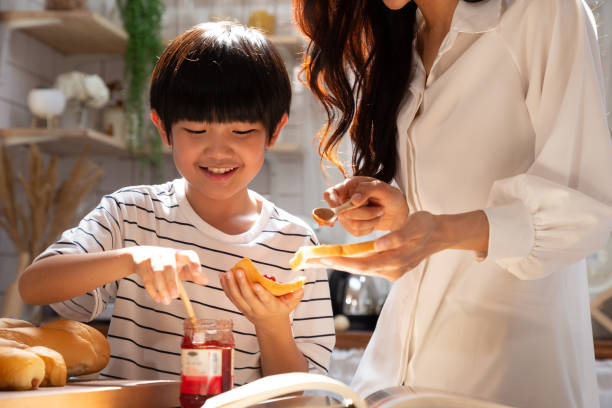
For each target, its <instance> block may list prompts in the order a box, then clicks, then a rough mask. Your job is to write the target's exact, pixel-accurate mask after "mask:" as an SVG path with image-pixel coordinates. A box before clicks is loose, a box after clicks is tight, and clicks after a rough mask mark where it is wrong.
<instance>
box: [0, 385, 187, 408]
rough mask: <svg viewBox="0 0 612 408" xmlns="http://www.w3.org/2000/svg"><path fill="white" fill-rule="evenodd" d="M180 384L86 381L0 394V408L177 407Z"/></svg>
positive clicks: (178, 404) (1, 392)
mask: <svg viewBox="0 0 612 408" xmlns="http://www.w3.org/2000/svg"><path fill="white" fill-rule="evenodd" d="M179 393H180V381H164V380H158V381H134V380H89V381H74V382H68V383H67V384H66V385H65V386H63V387H42V388H39V389H37V390H30V391H0V408H41V407H43V408H67V407H87V408H111V407H112V408H168V407H179V406H180V402H179Z"/></svg>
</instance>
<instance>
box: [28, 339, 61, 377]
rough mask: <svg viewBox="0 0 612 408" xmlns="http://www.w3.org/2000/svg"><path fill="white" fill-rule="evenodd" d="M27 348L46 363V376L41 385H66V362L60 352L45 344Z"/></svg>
mask: <svg viewBox="0 0 612 408" xmlns="http://www.w3.org/2000/svg"><path fill="white" fill-rule="evenodd" d="M26 350H27V351H30V352H32V353H34V354H36V355H37V356H38V357H40V358H41V359H42V361H43V362H44V363H45V378H43V381H42V383H41V384H40V386H41V387H48V386H53V387H61V386H62V385H66V376H67V375H66V374H67V371H66V363H65V362H64V357H62V355H61V354H60V353H58V352H57V351H55V350H52V349H50V348H48V347H44V346H36V347H30V348H27V349H26Z"/></svg>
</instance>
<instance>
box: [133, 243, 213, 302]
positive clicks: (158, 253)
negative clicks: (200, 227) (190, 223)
mask: <svg viewBox="0 0 612 408" xmlns="http://www.w3.org/2000/svg"><path fill="white" fill-rule="evenodd" d="M121 252H126V253H129V254H130V255H131V257H132V262H133V270H134V273H136V274H138V276H140V279H142V283H143V284H144V287H145V289H146V290H147V293H148V294H149V296H150V297H151V299H153V300H154V301H156V302H161V303H163V304H165V305H168V304H170V301H171V300H172V299H174V298H176V297H178V295H179V292H178V285H177V282H178V280H179V279H180V280H189V281H193V282H195V283H199V284H201V285H205V284H206V283H208V278H207V277H206V275H205V274H204V273H203V272H202V270H201V267H200V258H199V257H198V254H196V253H195V252H194V251H191V250H177V249H173V248H165V247H156V246H134V247H129V248H125V249H122V250H121Z"/></svg>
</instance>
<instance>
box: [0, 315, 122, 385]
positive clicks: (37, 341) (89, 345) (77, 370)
mask: <svg viewBox="0 0 612 408" xmlns="http://www.w3.org/2000/svg"><path fill="white" fill-rule="evenodd" d="M96 333H97V334H96ZM0 338H4V339H8V340H13V341H17V342H19V343H23V344H27V345H28V346H30V347H33V346H45V347H48V348H50V349H53V350H55V351H57V352H58V353H60V354H61V355H62V357H63V358H64V361H65V363H66V369H67V373H68V376H76V375H82V374H90V373H95V372H97V371H100V370H101V369H102V368H104V367H105V366H106V364H108V361H109V359H110V349H109V346H108V342H107V341H106V338H104V336H103V335H102V333H100V332H98V331H97V330H96V329H94V328H92V327H90V326H88V325H86V324H84V323H80V322H76V321H72V320H62V321H57V322H53V323H50V324H47V325H44V326H43V327H16V328H12V329H0Z"/></svg>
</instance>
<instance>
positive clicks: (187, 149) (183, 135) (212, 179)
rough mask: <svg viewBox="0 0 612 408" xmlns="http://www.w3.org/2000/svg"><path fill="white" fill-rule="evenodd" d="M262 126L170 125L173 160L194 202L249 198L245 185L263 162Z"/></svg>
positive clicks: (188, 122)
mask: <svg viewBox="0 0 612 408" xmlns="http://www.w3.org/2000/svg"><path fill="white" fill-rule="evenodd" d="M266 136H267V135H266V131H265V129H264V127H263V124H261V123H258V122H256V123H250V122H228V123H216V122H215V123H206V122H193V121H184V120H183V121H178V122H176V123H175V124H174V125H173V126H172V144H173V150H174V161H175V163H176V166H177V168H178V170H179V172H180V173H181V174H182V175H183V177H185V179H186V180H187V181H188V183H189V190H190V195H192V197H190V198H193V199H194V200H197V201H200V200H213V201H215V202H216V203H217V204H221V203H223V202H225V201H227V200H231V201H232V202H235V201H236V200H238V201H240V200H241V199H244V198H246V197H248V195H247V191H246V190H247V186H248V184H249V183H250V182H251V180H253V178H255V176H256V175H257V173H258V172H259V170H260V169H261V166H262V165H263V162H264V155H265V148H266Z"/></svg>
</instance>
